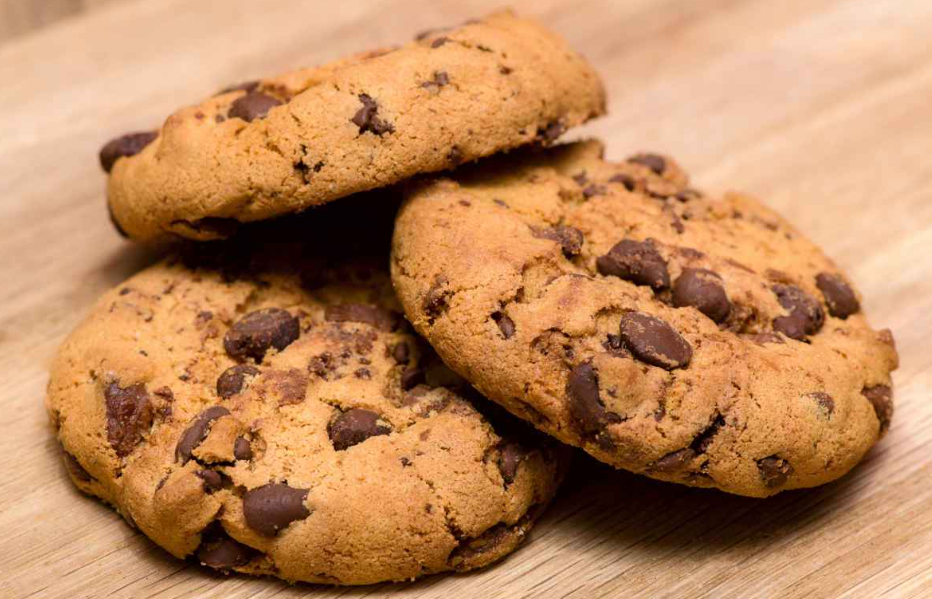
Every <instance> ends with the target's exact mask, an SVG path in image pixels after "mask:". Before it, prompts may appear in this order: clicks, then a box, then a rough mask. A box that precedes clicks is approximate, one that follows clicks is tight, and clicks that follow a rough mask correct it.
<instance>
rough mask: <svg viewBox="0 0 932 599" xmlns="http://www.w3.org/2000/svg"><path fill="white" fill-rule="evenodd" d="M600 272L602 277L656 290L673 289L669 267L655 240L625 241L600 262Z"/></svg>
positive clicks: (597, 265)
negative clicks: (613, 277)
mask: <svg viewBox="0 0 932 599" xmlns="http://www.w3.org/2000/svg"><path fill="white" fill-rule="evenodd" d="M596 268H597V269H598V270H599V273H600V274H603V275H606V276H609V275H613V276H616V277H619V278H621V279H624V280H626V281H631V282H632V283H634V284H635V285H650V286H651V287H652V288H653V289H654V290H661V289H666V288H667V287H669V286H670V273H669V272H668V271H667V263H666V262H665V261H664V259H663V257H661V255H660V253H659V252H658V251H657V249H656V248H655V247H654V244H653V240H651V239H648V240H647V241H635V240H633V239H622V240H621V241H619V242H618V243H616V244H615V246H614V247H613V248H612V249H611V250H609V252H608V253H607V254H605V255H604V256H600V257H599V258H598V259H597V260H596Z"/></svg>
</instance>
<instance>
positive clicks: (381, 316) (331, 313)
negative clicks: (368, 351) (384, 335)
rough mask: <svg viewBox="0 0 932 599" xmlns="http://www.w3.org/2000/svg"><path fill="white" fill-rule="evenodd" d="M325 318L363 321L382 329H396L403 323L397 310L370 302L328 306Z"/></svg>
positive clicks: (335, 320) (337, 320)
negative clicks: (370, 303)
mask: <svg viewBox="0 0 932 599" xmlns="http://www.w3.org/2000/svg"><path fill="white" fill-rule="evenodd" d="M324 320H328V321H330V322H361V323H363V324H368V325H372V326H374V327H375V328H377V329H379V330H380V331H394V330H395V329H397V328H398V325H399V324H400V323H401V319H400V316H399V315H398V313H396V312H392V311H391V310H388V309H385V308H381V307H379V306H370V305H368V304H338V305H331V306H327V309H326V311H325V312H324Z"/></svg>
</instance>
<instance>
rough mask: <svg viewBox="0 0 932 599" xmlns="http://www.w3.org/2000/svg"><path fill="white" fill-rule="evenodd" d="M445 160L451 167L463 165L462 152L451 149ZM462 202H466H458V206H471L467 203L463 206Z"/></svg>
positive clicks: (454, 148)
mask: <svg viewBox="0 0 932 599" xmlns="http://www.w3.org/2000/svg"><path fill="white" fill-rule="evenodd" d="M447 160H449V161H450V164H452V165H453V166H456V165H458V164H462V163H463V151H462V150H460V149H459V147H458V146H453V147H451V148H450V151H449V152H447ZM463 202H466V200H460V204H462V205H464V206H471V204H470V203H469V202H466V203H465V204H463Z"/></svg>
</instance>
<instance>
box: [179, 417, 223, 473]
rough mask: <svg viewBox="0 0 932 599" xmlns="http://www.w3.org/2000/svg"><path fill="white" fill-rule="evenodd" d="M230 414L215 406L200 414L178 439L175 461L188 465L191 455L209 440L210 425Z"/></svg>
mask: <svg viewBox="0 0 932 599" xmlns="http://www.w3.org/2000/svg"><path fill="white" fill-rule="evenodd" d="M229 414H230V410H228V409H226V408H224V407H223V406H213V407H210V408H207V409H206V410H204V411H203V412H201V413H200V414H198V415H197V417H196V418H195V419H194V420H193V421H192V422H191V424H189V425H188V428H187V429H185V431H184V433H183V434H182V435H181V438H180V439H178V444H177V445H176V446H175V461H176V462H179V461H180V462H181V463H182V464H186V463H187V462H188V460H190V459H191V453H192V452H193V451H194V450H195V449H196V448H197V446H198V445H200V444H201V442H202V441H203V440H204V439H205V438H207V429H209V428H210V424H211V423H212V422H213V421H214V420H216V419H218V418H222V417H223V416H228V415H229Z"/></svg>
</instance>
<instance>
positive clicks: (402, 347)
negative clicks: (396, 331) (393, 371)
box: [392, 341, 411, 364]
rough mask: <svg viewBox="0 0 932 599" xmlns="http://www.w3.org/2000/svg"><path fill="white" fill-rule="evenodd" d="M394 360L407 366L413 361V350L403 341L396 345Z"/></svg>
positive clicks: (393, 349) (393, 353) (393, 354)
mask: <svg viewBox="0 0 932 599" xmlns="http://www.w3.org/2000/svg"><path fill="white" fill-rule="evenodd" d="M392 358H394V359H395V362H397V363H399V364H407V363H408V361H409V360H410V359H411V349H410V348H409V347H408V344H407V343H405V342H404V341H402V342H400V343H398V344H397V345H395V347H393V348H392Z"/></svg>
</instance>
